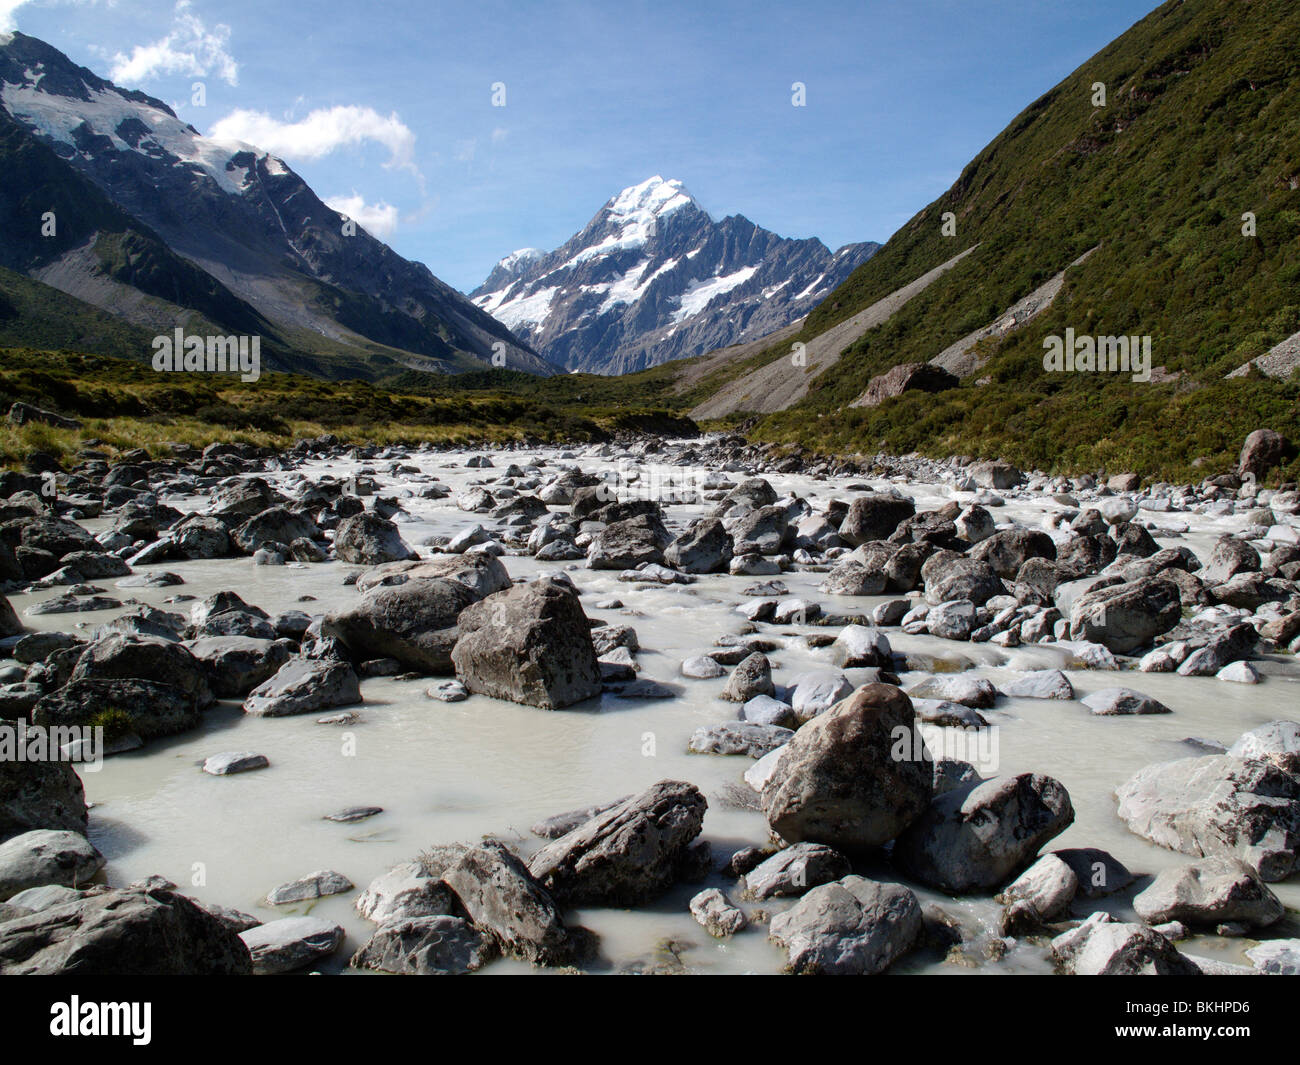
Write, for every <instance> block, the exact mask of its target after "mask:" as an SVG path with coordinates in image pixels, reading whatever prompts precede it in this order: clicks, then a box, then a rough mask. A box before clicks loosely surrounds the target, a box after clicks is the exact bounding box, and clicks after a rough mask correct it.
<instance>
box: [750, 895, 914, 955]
mask: <svg viewBox="0 0 1300 1065" xmlns="http://www.w3.org/2000/svg"><path fill="white" fill-rule="evenodd" d="M921 928H922V919H921V906H920V903H918V902H917V901H916V896H915V895H913V894H912V892H911V891H909V890H908V889H907V888H905V887H903V886H902V885H901V884H882V883H879V882H877V881H874V880H867V879H865V878H863V877H860V876H846V877H844V878H843V879H842V880H836V881H834V882H832V883H829V884H823V885H822V886H821V887H815V888H813V889H812V890H811V891H809V892H808V894H806V895H805V896H804V897H803V898H802V899H800V900H799V901H798V902H797V903H795V904H794V906H793V907H791V908H790V909H788V910H786V911H785V912H784V913H780V914H777V916H775V917H773V918H772V923H771V927H770V933H769V934H770V936H771V938H772V939H773V941H775V942H776V943H777V944H779V945H780V946H782V947H784V948H785V950H786V954H787V965H788V968H789V969H790V971H791V972H795V973H813V974H825V975H830V976H840V975H843V976H870V975H874V974H876V973H881V972H884V971H885V970H886V969H888V968H889V966H890V965H892V964H893V963H894V962H895V961H897V960H898V959H899V958H901V957H903V956H904V955H906V954H907V953H908V952H909V951H911V949H912V948H913V947H914V946H915V945H916V942H917V940H918V939H919V938H920V935H921Z"/></svg>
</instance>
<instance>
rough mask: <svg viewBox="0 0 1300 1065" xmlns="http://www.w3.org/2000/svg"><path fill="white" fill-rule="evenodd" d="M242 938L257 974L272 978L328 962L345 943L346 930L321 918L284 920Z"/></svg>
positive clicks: (265, 925) (256, 929)
mask: <svg viewBox="0 0 1300 1065" xmlns="http://www.w3.org/2000/svg"><path fill="white" fill-rule="evenodd" d="M239 938H240V939H241V940H243V942H244V947H245V948H246V950H247V952H248V955H249V957H250V959H251V961H252V966H253V972H255V973H257V974H259V975H262V976H270V975H273V974H276V973H291V972H293V971H295V970H296V969H304V968H306V967H307V966H308V965H311V964H312V963H314V962H318V961H320V960H321V959H323V958H328V957H329V956H330V955H331V954H333V953H334V952H335V951H336V950H338V949H339V946H340V945H341V944H342V943H343V929H342V928H340V927H339V926H338V925H336V924H333V923H332V922H330V921H327V920H325V919H323V918H321V917H282V918H280V919H279V920H278V921H267V922H266V924H259V925H257V926H256V927H255V928H250V929H248V931H246V932H241V933H240V935H239Z"/></svg>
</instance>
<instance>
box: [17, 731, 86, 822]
mask: <svg viewBox="0 0 1300 1065" xmlns="http://www.w3.org/2000/svg"><path fill="white" fill-rule="evenodd" d="M0 751H3V746H0ZM5 753H6V757H4V758H0V841H2V840H6V839H9V838H10V837H11V836H17V835H19V834H21V833H23V832H30V831H31V830H32V829H36V828H53V829H66V830H68V831H70V832H80V833H82V834H83V835H84V834H85V831H86V794H85V790H84V789H83V788H82V786H81V778H80V777H78V776H77V773H76V770H74V769H73V768H72V766H70V765H69V764H68V763H67V762H56V761H48V760H42V761H26V760H19V759H18V758H17V754H16V752H12V751H11V752H5Z"/></svg>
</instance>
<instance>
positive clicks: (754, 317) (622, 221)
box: [470, 174, 877, 373]
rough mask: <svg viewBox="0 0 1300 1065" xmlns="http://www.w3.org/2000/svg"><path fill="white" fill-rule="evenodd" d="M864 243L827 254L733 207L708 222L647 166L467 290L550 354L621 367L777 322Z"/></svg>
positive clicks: (570, 364)
mask: <svg viewBox="0 0 1300 1065" xmlns="http://www.w3.org/2000/svg"><path fill="white" fill-rule="evenodd" d="M876 247H877V245H874V244H851V245H848V246H846V247H845V248H841V249H840V250H839V251H838V252H836V253H835V254H834V255H832V254H831V252H830V251H829V250H828V249H827V248H826V246H825V245H824V244H822V242H821V241H819V240H816V239H812V240H787V239H785V238H782V237H779V236H777V235H776V234H774V233H770V232H768V231H767V230H764V229H760V228H759V227H757V226H755V225H754V224H753V223H752V222H750V221H749V220H748V219H746V218H744V217H742V216H740V215H734V216H732V217H729V218H725V219H723V220H722V221H721V222H715V221H714V220H713V219H712V218H711V217H710V216H709V215H708V213H707V212H705V211H704V210H703V209H702V208H701V207H700V205H699V204H698V202H696V200H695V198H694V197H693V196H692V195H691V194H690V193H689V192H688V191H687V190H686V187H685V185H683V184H682V182H680V181H677V180H666V179H664V178H663V177H662V176H660V175H658V174H656V175H655V176H654V177H652V178H649V179H647V180H645V181H643V182H641V183H640V184H637V185H631V186H629V187H627V188H625V189H623V190H622V191H621V192H620V193H618V194H617V195H616V196H613V197H611V198H610V199H609V200H607V201H606V202H605V204H604V205H603V206H602V207H601V209H600V210H599V211H597V212H596V214H595V216H594V217H593V218H592V219H591V221H590V222H588V223H587V225H586V227H584V228H583V230H582V231H581V232H579V233H577V234H576V235H575V236H573V237H572V238H570V239H569V240H568V241H566V242H565V244H564V245H562V246H561V247H560V248H557V249H556V250H555V251H553V252H550V253H549V254H546V253H537V252H536V249H527V250H528V252H529V254H528V255H527V257H523V256H522V255H521V253H520V252H514V253H512V254H511V255H508V256H506V258H505V259H502V260H501V261H500V262H499V263H498V264H497V265H496V267H494V268H493V270H492V272H491V273H490V274H489V275H488V277H487V279H486V280H485V281H484V282H483V284H482V285H480V286H479V287H478V288H477V289H475V290H474V291H473V292H472V293H470V298H471V299H473V301H474V302H475V303H476V304H477V305H478V306H479V307H481V308H482V309H483V310H485V311H487V312H488V313H489V314H491V315H493V316H494V317H495V318H496V319H497V320H498V321H500V322H502V323H503V324H505V325H506V326H508V327H509V328H510V329H511V330H513V331H514V332H515V333H516V335H518V336H520V337H521V338H526V339H527V341H528V342H529V343H530V345H531V346H532V347H533V348H534V349H535V350H538V351H540V352H542V354H544V355H545V356H546V357H547V358H549V359H550V360H551V361H552V362H555V363H557V364H560V365H563V366H564V367H565V368H567V369H570V370H574V369H578V370H587V371H592V372H597V373H626V372H629V371H632V370H637V369H642V368H644V367H646V366H652V365H654V364H656V363H660V362H666V361H668V360H669V359H677V358H685V357H688V356H691V355H699V354H702V353H703V352H705V351H710V350H713V349H714V348H718V347H724V346H726V345H728V344H733V343H736V342H738V341H740V340H756V339H758V338H759V337H761V336H763V335H764V334H766V333H768V332H771V331H772V330H774V329H779V328H781V326H783V325H787V324H788V323H789V322H791V321H794V320H795V319H796V318H799V317H802V316H803V315H804V314H806V313H807V312H808V311H809V310H811V309H812V308H813V307H814V306H815V305H816V304H817V302H819V301H820V299H821V298H822V297H824V296H825V295H826V294H827V293H829V292H830V291H831V290H832V289H833V288H834V287H835V286H836V285H838V284H839V283H840V282H841V281H842V280H844V278H846V277H847V276H848V275H849V274H850V273H851V272H852V271H853V270H854V269H855V268H856V267H857V266H858V265H859V264H860V263H861V262H863V261H864V260H865V259H866V258H867V257H868V256H869V255H870V254H871V253H872V252H873V251H875V249H876ZM796 294H797V295H796Z"/></svg>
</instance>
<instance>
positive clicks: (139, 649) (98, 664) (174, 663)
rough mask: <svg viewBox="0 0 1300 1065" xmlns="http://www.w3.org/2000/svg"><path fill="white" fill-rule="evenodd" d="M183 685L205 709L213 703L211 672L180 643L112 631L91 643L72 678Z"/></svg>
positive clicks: (173, 685)
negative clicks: (148, 681)
mask: <svg viewBox="0 0 1300 1065" xmlns="http://www.w3.org/2000/svg"><path fill="white" fill-rule="evenodd" d="M163 677H165V678H166V683H167V684H170V685H171V686H172V687H174V688H179V689H180V690H181V691H183V692H184V693H185V694H186V695H187V696H188V697H189V698H190V699H191V700H193V703H194V707H195V708H196V709H198V710H202V709H204V708H206V707H208V706H210V705H211V704H212V702H213V697H212V690H211V689H210V688H209V687H208V677H207V671H206V670H205V669H204V668H203V665H202V663H200V662H199V660H198V659H197V658H195V657H194V656H193V655H192V654H191V653H190V652H189V651H188V650H186V649H185V648H184V647H182V646H181V645H180V644H178V643H174V642H172V641H170V640H166V639H162V638H160V637H156V636H137V635H134V634H132V633H111V634H109V635H107V636H105V637H103V638H102V639H99V640H96V641H95V642H94V643H92V644H90V646H89V647H87V648H86V650H85V651H83V652H82V654H81V657H80V658H78V659H77V665H76V667H75V668H74V669H73V670H72V676H71V678H70V679H71V680H117V679H135V680H157V679H159V678H163Z"/></svg>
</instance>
